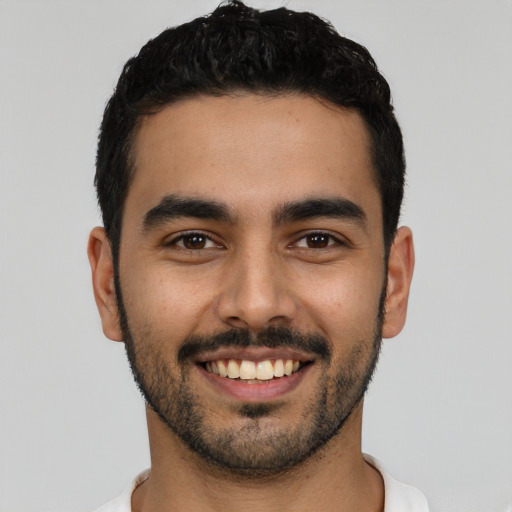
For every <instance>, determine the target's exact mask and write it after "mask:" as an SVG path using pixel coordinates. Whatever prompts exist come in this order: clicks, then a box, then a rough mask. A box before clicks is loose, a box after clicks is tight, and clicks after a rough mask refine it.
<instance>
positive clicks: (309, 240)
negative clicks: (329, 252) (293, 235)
mask: <svg viewBox="0 0 512 512" xmlns="http://www.w3.org/2000/svg"><path fill="white" fill-rule="evenodd" d="M330 238H331V237H330V236H329V235H326V234H324V233H313V234H311V235H308V236H307V237H306V244H307V246H308V247H309V248H310V249H323V248H325V247H327V246H328V245H329V241H330Z"/></svg>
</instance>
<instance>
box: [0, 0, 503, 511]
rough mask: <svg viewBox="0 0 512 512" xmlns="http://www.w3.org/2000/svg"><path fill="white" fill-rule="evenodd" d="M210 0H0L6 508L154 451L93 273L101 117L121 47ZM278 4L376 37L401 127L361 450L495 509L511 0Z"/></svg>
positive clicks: (80, 490)
mask: <svg viewBox="0 0 512 512" xmlns="http://www.w3.org/2000/svg"><path fill="white" fill-rule="evenodd" d="M216 4H217V0H203V1H190V2H182V1H180V2H171V1H169V0H166V1H156V0H152V1H147V0H146V1H145V2H142V1H135V0H130V1H128V0H115V1H114V0H107V1H99V0H98V1H88V2H86V1H64V0H62V1H55V0H45V1H28V0H3V1H1V0H0V59H1V60H0V62H1V68H0V73H1V74H0V76H1V82H0V123H1V124H0V173H1V175H0V178H1V181H0V205H1V217H0V237H1V238H0V239H1V251H0V280H1V292H0V293H1V295H0V305H1V309H0V311H1V313H0V315H1V321H0V337H1V345H0V351H1V353H0V379H1V384H0V407H1V411H2V414H1V423H0V425H1V426H0V428H1V434H2V435H1V436H0V510H2V511H11V512H28V511H50V510H51V511H54V512H63V511H69V510H76V511H87V510H90V509H93V508H94V507H95V506H97V505H99V504H100V503H102V502H104V501H106V500H107V499H110V498H111V497H113V496H114V495H115V494H116V493H118V492H119V491H121V489H122V488H123V487H124V486H125V484H126V483H127V482H128V481H129V480H130V479H131V478H132V477H133V476H134V475H135V474H136V473H137V472H139V471H140V470H141V469H143V468H144V467H146V466H147V465H148V463H149V460H148V450H147V440H146V431H145V419H144V411H143V402H142V399H141V398H140V397H139V395H138V392H137V390H136V388H135V385H134V384H133V383H132V381H131V376H130V374H129V370H128V368H127V364H126V361H125V356H124V351H123V346H122V344H116V343H113V342H110V341H107V340H105V339H104V338H103V335H102V332H101V328H100V322H99V319H98V316H97V313H96V310H95V306H94V303H93V296H92V292H91V287H90V277H89V268H88V262H87V259H86V252H85V248H86V240H87V235H88V232H89V229H90V228H91V227H92V226H94V225H96V224H98V223H99V216H98V210H97V207H96V203H95V195H94V190H93V187H92V178H93V172H94V156H95V144H96V135H97V129H98V125H99V122H100V117H101V114H102V110H103V107H104V105H105V102H106V101H107V99H108V97H109V95H110V93H111V91H112V88H113V86H114V83H115V81H116V79H117V76H118V74H119V72H120V70H121V66H122V64H123V63H124V62H125V61H126V60H127V59H128V58H129V57H130V56H131V55H133V54H134V53H136V52H137V51H138V49H139V48H140V46H141V45H142V44H143V43H144V42H145V41H146V40H147V39H149V38H150V37H152V36H154V35H156V34H157V33H159V32H160V31H161V30H162V29H164V28H165V27H167V26H170V25H175V24H179V23H181V22H184V21H187V20H189V19H191V18H192V17H195V16H196V15H199V14H205V13H206V12H209V11H211V10H212V9H213V8H214V7H215V6H216ZM250 4H251V5H255V6H264V7H273V6H277V5H281V2H279V1H266V2H264V1H254V2H250ZM285 4H286V5H288V6H290V7H292V8H296V9H298V10H304V9H309V10H313V11H315V12H316V13H318V14H320V15H322V16H324V17H326V18H328V19H330V20H331V21H332V22H333V23H334V24H335V26H336V27H337V28H338V30H339V31H340V32H342V33H343V34H345V35H348V36H349V37H352V38H354V39H355V40H357V41H360V42H362V43H363V44H365V45H366V46H367V47H368V48H369V49H370V51H371V52H372V53H373V54H374V56H375V58H376V59H377V62H378V63H379V65H380V67H381V69H382V71H383V73H384V75H385V76H386V77H387V78H388V79H389V81H390V83H391V86H392V90H393V93H394V102H395V106H396V108H397V112H398V117H399V120H400V122H401V124H402V127H403V131H404V136H405V142H406V148H407V158H408V172H409V187H408V190H407V198H406V202H405V209H404V216H403V221H404V223H406V224H408V225H410V226H411V227H412V228H413V230H414V233H415V241H416V249H417V267H416V273H415V278H414V282H413V292H412V297H411V301H410V310H409V319H408V324H407V326H406V328H405V330H404V332H403V333H402V334H401V335H400V336H399V337H398V338H396V339H393V340H387V341H386V342H385V347H384V352H383V354H382V359H381V362H380V366H379V369H378V373H377V375H376V378H375V380H374V382H373V385H372V387H371V391H370V393H369V396H368V397H367V404H366V413H365V424H364V450H365V451H367V452H369V453H371V454H373V455H374V456H376V457H377V458H379V459H380V460H381V461H382V462H383V463H384V465H385V466H386V467H387V468H388V470H389V471H390V472H391V473H392V474H393V475H394V476H396V477H397V478H399V479H401V480H404V481H407V482H409V483H411V484H414V485H416V486H417V487H419V488H421V489H422V490H423V491H424V492H425V493H426V494H427V495H428V497H429V500H430V503H431V506H432V509H433V510H437V511H464V512H472V511H483V512H489V511H491V510H498V509H500V507H504V505H505V503H506V502H507V500H511V499H512V371H511V367H512V340H511V335H510V323H511V322H510V321H511V318H512V271H511V261H512V241H511V239H512V236H511V231H512V230H511V228H510V221H511V220H512V206H511V200H510V196H511V191H512V177H511V172H510V166H511V162H512V128H511V126H512V125H511V118H512V100H511V92H512V2H510V1H507V0H481V1H468V0H464V1H463V0H459V1H426V0H425V1H414V0H401V1H400V0H380V1H362V0H341V1H337V2H335V1H328V0H323V1H322V0H317V1H313V0H309V1H299V0H296V1H293V0H290V1H288V2H285Z"/></svg>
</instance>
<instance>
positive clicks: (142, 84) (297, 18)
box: [95, 1, 405, 263]
mask: <svg viewBox="0 0 512 512" xmlns="http://www.w3.org/2000/svg"><path fill="white" fill-rule="evenodd" d="M239 92H251V93H257V94H262V95H268V96H278V95H286V94H289V93H300V94H305V95H308V96H311V97H314V98H318V99H320V100H323V101H325V102H328V103H331V104H333V105H337V106H340V107H345V108H349V109H353V110H355V111H357V112H358V113H359V114H360V115H361V117H362V118H363V120H364V122H365V126H366V129H367V130H368V133H369V136H370V152H371V157H372V163H373V167H374V171H375V180H376V183H377V185H378V189H379V192H380V196H381V206H382V218H383V233H382V234H383V238H384V244H385V247H386V251H389V248H390V246H391V243H392V241H393V238H394V234H395V231H396V228H397V225H398V220H399V217H400V207H401V203H402V197H403V188H404V174H405V159H404V150H403V141H402V135H401V131H400V127H399V125H398V123H397V121H396V118H395V115H394V113H393V107H392V105H391V96H390V89H389V85H388V83H387V82H386V80H385V79H384V77H383V76H382V75H381V74H380V73H379V71H378V69H377V66H376V64H375V61H374V60H373V58H372V56H371V55H370V53H369V52H368V50H366V48H364V47H363V46H361V45H359V44H357V43H355V42H354V41H351V40H350V39H347V38H344V37H342V36H340V35H339V34H338V33H337V32H336V30H335V29H334V28H333V27H332V26H331V25H330V24H329V23H328V22H326V21H324V20H322V19H320V18H319V17H317V16H315V15H314V14H311V13H307V12H304V13H297V12H294V11H290V10H288V9H286V8H284V7H282V8H279V9H276V10H271V11H258V10H256V9H252V8H250V7H247V6H245V5H244V4H242V3H241V2H238V1H232V2H230V3H228V4H227V5H223V6H220V7H218V8H217V9H216V10H215V11H214V12H213V13H212V14H210V15H209V16H206V17H204V18H197V19H195V20H193V21H191V22H190V23H186V24H184V25H181V26H178V27H174V28H170V29H167V30H165V31H164V32H162V33H161V34H160V35H159V36H158V37H156V38H155V39H152V40H150V41H149V42H148V43H147V44H146V45H145V46H144V47H143V48H142V49H141V51H140V53H139V54H138V55H137V56H136V57H133V58H132V59H130V60H129V61H128V62H127V63H126V65H125V66H124V69H123V72H122V73H121V76H120V78H119V81H118V83H117V87H116V90H115V92H114V94H113V96H112V98H111V99H110V101H109V102H108V105H107V107H106V109H105V114H104V117H103V122H102V125H101V131H100V137H99V143H98V154H97V162H96V178H95V185H96V188H97V194H98V200H99V204H100V207H101V212H102V217H103V225H104V226H105V229H106V232H107V235H108V237H109V239H110V242H111V244H112V251H113V257H114V263H116V262H117V258H118V250H119V242H120V237H121V232H122V219H123V208H124V201H125V198H126V195H127V192H128V189H129V187H130V183H131V181H132V179H133V175H134V172H135V169H134V165H133V142H134V139H135V137H136V134H137V129H138V127H139V126H140V123H141V120H142V119H144V118H145V117H146V116H148V115H152V114H155V113H157V112H159V111H161V110H162V109H163V108H164V107H165V106H168V105H170V104H173V103H176V102H178V101H180V100H182V99H185V98H190V97H194V96H199V95H206V96H224V95H230V94H234V93H239Z"/></svg>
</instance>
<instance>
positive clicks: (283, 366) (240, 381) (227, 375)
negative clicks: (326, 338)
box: [196, 347, 315, 403]
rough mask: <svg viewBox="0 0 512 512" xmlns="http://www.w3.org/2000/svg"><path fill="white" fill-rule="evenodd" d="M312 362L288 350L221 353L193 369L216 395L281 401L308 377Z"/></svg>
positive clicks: (221, 351) (253, 400)
mask: <svg viewBox="0 0 512 512" xmlns="http://www.w3.org/2000/svg"><path fill="white" fill-rule="evenodd" d="M314 363H315V358H314V357H311V356H309V357H308V356H307V355H305V354H303V353H299V352H297V351H295V350H290V349H264V348H255V347H251V348H245V349H243V350H233V349H231V350H230V349H221V350H217V351H215V352H211V353H209V354H203V356H202V358H201V359H200V360H196V365H197V366H196V367H197V368H198V369H199V370H200V373H201V374H202V375H203V377H204V378H205V379H206V381H207V382H209V383H210V384H211V386H213V388H214V389H216V390H217V391H218V392H220V393H221V394H223V395H226V394H227V395H228V396H230V397H231V398H234V399H235V400H237V401H241V402H246V403H249V402H253V403H254V402H266V401H269V400H271V401H272V400H278V399H283V398H284V397H285V396H286V395H287V394H288V393H291V392H292V391H293V390H295V389H296V388H297V387H299V385H300V383H301V382H302V381H303V380H304V378H306V375H307V374H308V373H310V371H309V370H310V369H311V368H312V367H313V366H314Z"/></svg>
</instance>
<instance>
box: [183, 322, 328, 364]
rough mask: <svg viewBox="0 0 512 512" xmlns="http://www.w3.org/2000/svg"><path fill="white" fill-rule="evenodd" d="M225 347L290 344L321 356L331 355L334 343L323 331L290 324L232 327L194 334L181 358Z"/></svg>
mask: <svg viewBox="0 0 512 512" xmlns="http://www.w3.org/2000/svg"><path fill="white" fill-rule="evenodd" d="M220 347H222V348H225V347H238V348H245V347H266V348H278V347H286V348H293V349H298V350H301V351H304V352H307V353H312V354H315V355H316V356H318V357H319V358H321V359H325V360H330V359H331V354H332V350H331V345H330V343H329V341H328V340H327V338H325V337H324V336H321V335H319V334H312V333H301V332H300V331H297V330H294V329H290V328H288V327H269V328H267V329H265V330H262V331H259V332H257V333H254V332H252V331H249V330H248V329H230V330H227V331H223V332H220V333H217V334H214V335H211V336H190V337H188V338H186V339H185V340H184V341H183V343H182V344H181V347H180V349H179V350H178V362H179V363H180V364H181V363H184V362H185V361H186V360H188V359H191V358H193V357H196V356H197V355H199V354H200V353H201V352H207V351H212V350H215V349H218V348H220Z"/></svg>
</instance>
